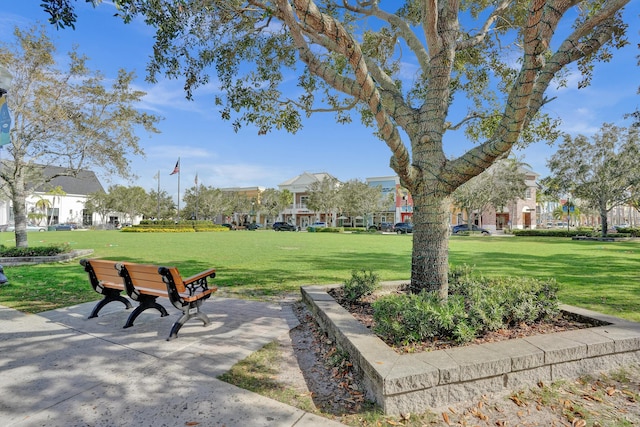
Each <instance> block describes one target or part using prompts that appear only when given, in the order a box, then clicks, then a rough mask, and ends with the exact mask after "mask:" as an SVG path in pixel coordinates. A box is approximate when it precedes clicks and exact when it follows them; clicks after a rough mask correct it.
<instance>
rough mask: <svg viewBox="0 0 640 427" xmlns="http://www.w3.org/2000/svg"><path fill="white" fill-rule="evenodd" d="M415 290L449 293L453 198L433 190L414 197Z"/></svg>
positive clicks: (444, 296)
mask: <svg viewBox="0 0 640 427" xmlns="http://www.w3.org/2000/svg"><path fill="white" fill-rule="evenodd" d="M413 201H414V207H413V254H412V258H411V291H412V292H414V293H417V292H420V291H422V290H426V291H434V292H438V294H439V295H440V297H441V298H447V294H448V293H449V278H448V271H449V228H448V223H449V221H448V218H449V198H448V197H445V196H438V195H433V194H428V195H420V194H416V195H415V196H414V197H413Z"/></svg>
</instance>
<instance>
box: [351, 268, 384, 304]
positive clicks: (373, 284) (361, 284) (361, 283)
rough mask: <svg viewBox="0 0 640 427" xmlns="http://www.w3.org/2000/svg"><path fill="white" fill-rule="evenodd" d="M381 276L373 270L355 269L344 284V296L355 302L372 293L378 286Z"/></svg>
mask: <svg viewBox="0 0 640 427" xmlns="http://www.w3.org/2000/svg"><path fill="white" fill-rule="evenodd" d="M379 284H380V277H379V276H378V275H377V274H375V273H374V272H373V271H366V270H360V271H357V270H354V271H352V272H351V278H350V279H349V280H347V282H346V283H345V284H344V287H343V289H344V297H345V299H346V300H347V301H348V302H350V303H354V302H356V301H358V300H359V299H360V298H362V297H363V296H365V295H371V294H372V293H373V291H375V290H376V289H377V288H378V285H379Z"/></svg>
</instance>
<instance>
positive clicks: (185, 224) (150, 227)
mask: <svg viewBox="0 0 640 427" xmlns="http://www.w3.org/2000/svg"><path fill="white" fill-rule="evenodd" d="M120 231H123V232H125V233H193V232H203V231H207V232H208V231H229V229H228V228H227V227H223V226H221V225H219V224H213V223H212V222H211V221H181V222H179V223H177V224H176V222H175V221H171V220H162V221H151V220H144V221H140V224H139V225H134V226H133V227H124V228H123V229H122V230H120Z"/></svg>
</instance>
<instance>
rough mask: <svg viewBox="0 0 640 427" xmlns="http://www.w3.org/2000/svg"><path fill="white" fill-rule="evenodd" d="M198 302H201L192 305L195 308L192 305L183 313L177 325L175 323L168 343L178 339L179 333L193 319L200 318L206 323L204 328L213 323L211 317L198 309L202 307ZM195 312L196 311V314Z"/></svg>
mask: <svg viewBox="0 0 640 427" xmlns="http://www.w3.org/2000/svg"><path fill="white" fill-rule="evenodd" d="M198 302H199V301H197V302H196V303H192V304H193V306H191V305H190V306H189V308H187V309H186V310H184V311H183V312H182V316H180V318H179V319H178V320H177V321H176V323H174V324H173V326H172V327H171V333H170V334H169V338H167V341H171V340H172V339H174V338H178V331H179V330H180V328H182V326H183V325H184V324H185V323H187V321H188V320H189V319H191V318H198V319H200V320H202V322H203V323H204V325H203V326H207V325H209V324H210V323H211V321H210V320H209V317H208V316H207V315H206V314H205V313H203V312H201V311H200V309H199V308H198V307H199V306H200V304H198ZM196 304H197V305H196ZM193 311H195V313H194V312H193Z"/></svg>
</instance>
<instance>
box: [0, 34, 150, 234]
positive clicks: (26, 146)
mask: <svg viewBox="0 0 640 427" xmlns="http://www.w3.org/2000/svg"><path fill="white" fill-rule="evenodd" d="M14 35H15V43H14V44H6V43H3V44H2V45H0V64H3V65H4V66H5V67H6V68H7V69H8V70H9V72H10V73H11V74H12V75H13V81H12V85H11V87H10V88H9V91H8V93H7V97H8V98H7V102H8V103H9V108H10V109H11V112H12V113H13V126H12V129H11V132H10V143H9V144H8V145H7V146H5V147H6V151H5V150H3V152H6V153H8V159H7V160H6V161H4V164H3V165H2V166H3V167H2V168H0V180H2V181H4V184H6V185H5V186H4V188H6V189H7V193H8V195H9V197H10V198H11V200H12V201H13V214H14V218H15V225H16V229H15V239H16V246H17V247H26V246H27V234H26V218H27V215H26V210H25V200H26V196H27V191H26V188H27V184H29V186H32V187H34V188H35V187H39V186H42V185H45V184H46V183H47V182H50V181H51V180H52V179H54V178H57V177H59V176H76V175H77V173H78V171H80V170H82V169H90V168H91V169H100V170H102V171H103V172H105V173H108V174H110V173H115V174H119V175H121V176H123V177H128V176H130V175H131V172H130V170H129V161H128V160H127V156H130V155H133V154H142V150H141V149H140V147H138V139H139V138H138V137H137V136H136V135H135V133H134V128H135V127H137V126H141V127H143V128H144V129H145V130H147V131H150V132H156V129H155V127H154V124H155V123H156V122H157V121H158V118H157V117H156V116H153V115H148V114H145V113H140V112H138V111H136V110H135V109H134V108H133V105H134V104H135V103H136V102H138V101H140V99H141V98H142V96H143V95H144V92H139V91H134V90H132V89H131V87H130V84H131V82H132V80H133V78H134V76H133V74H130V73H127V72H125V71H124V70H120V72H119V73H118V76H117V77H116V78H115V79H114V82H113V84H112V86H111V87H106V86H105V85H104V77H103V76H102V75H101V74H100V73H98V72H95V73H93V72H91V71H90V70H89V69H88V68H87V66H86V60H87V58H85V57H84V56H81V55H79V54H78V53H77V52H76V51H71V52H69V54H68V65H67V67H66V69H63V68H60V67H58V65H57V64H56V55H57V53H56V49H55V46H54V45H53V43H52V42H51V40H50V39H49V38H48V37H47V36H46V34H45V32H44V29H38V28H30V29H25V30H20V29H16V30H15V32H14ZM5 147H3V148H5ZM48 165H56V166H60V165H62V169H61V170H62V172H60V173H57V174H54V175H51V176H47V177H45V176H44V175H43V173H42V172H43V169H44V166H48Z"/></svg>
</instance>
